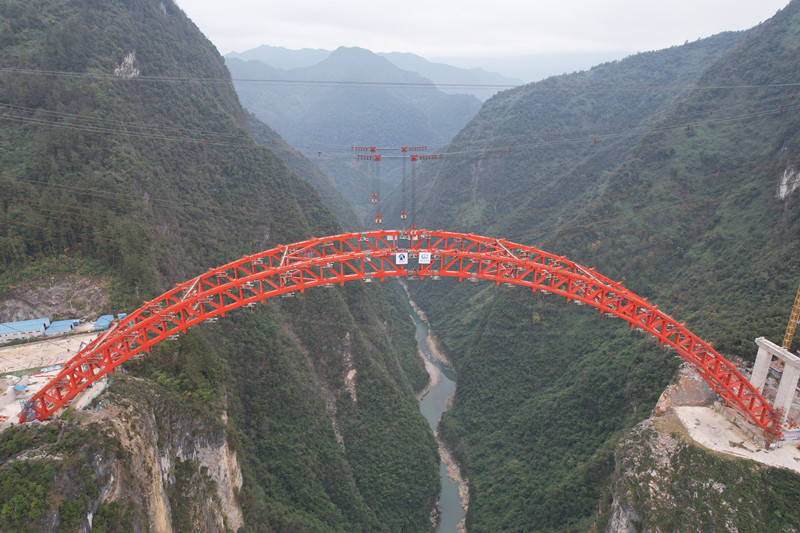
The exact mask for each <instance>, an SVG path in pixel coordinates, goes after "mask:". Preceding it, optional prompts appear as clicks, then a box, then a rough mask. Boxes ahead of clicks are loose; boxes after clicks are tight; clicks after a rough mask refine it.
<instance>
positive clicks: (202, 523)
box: [98, 379, 244, 533]
mask: <svg viewBox="0 0 800 533" xmlns="http://www.w3.org/2000/svg"><path fill="white" fill-rule="evenodd" d="M120 388H122V389H123V394H124V396H123V397H122V398H120V399H118V400H117V402H116V403H115V404H114V405H112V406H110V407H107V408H104V409H101V410H100V411H99V413H98V416H102V417H105V416H107V417H108V420H109V422H110V423H111V424H112V425H113V427H114V430H115V433H116V435H117V436H118V438H119V441H120V444H121V447H122V451H123V454H124V456H125V461H123V462H121V463H120V464H118V465H117V473H118V476H117V477H116V484H115V485H114V487H113V490H110V491H109V493H110V494H109V496H108V498H107V501H115V500H118V499H120V500H130V501H131V504H132V506H133V507H134V508H135V509H137V512H135V513H134V514H133V516H134V529H138V530H142V531H146V530H150V531H157V532H164V533H169V532H172V531H178V530H187V527H188V528H189V529H190V530H192V531H208V532H224V531H236V530H238V529H239V528H240V527H241V526H242V525H243V524H244V520H243V517H242V510H241V507H240V505H239V503H238V501H237V499H236V492H237V491H238V490H239V489H241V486H242V472H241V468H240V466H239V463H238V459H237V456H236V453H235V452H233V451H232V450H231V449H230V446H229V444H228V439H227V435H226V432H225V424H226V419H225V417H224V415H222V417H221V418H219V417H214V416H208V415H205V414H201V415H200V416H192V413H187V412H186V411H185V410H182V409H180V408H179V407H178V408H176V407H174V406H173V405H172V404H171V403H170V401H168V400H164V399H162V398H160V397H159V396H158V395H157V394H152V395H149V394H148V393H147V392H145V391H147V389H148V385H147V384H145V383H144V382H140V380H133V379H129V381H128V382H127V383H124V384H121V386H120ZM137 388H138V389H139V391H138V392H137V393H134V392H133V389H137ZM142 392H144V394H142ZM143 396H144V398H143ZM142 400H145V401H144V402H143V401H142ZM195 415H197V414H196V413H195ZM126 466H129V467H127V468H126Z"/></svg>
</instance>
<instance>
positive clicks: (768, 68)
mask: <svg viewBox="0 0 800 533" xmlns="http://www.w3.org/2000/svg"><path fill="white" fill-rule="evenodd" d="M799 31H800V2H796V1H795V2H792V3H790V4H789V6H788V7H787V8H785V9H784V10H782V11H781V12H779V13H778V14H777V15H776V16H775V17H774V18H773V19H771V20H769V21H767V22H765V23H763V24H761V25H760V26H758V27H756V28H754V29H752V30H750V31H748V32H744V33H732V34H722V35H718V36H715V37H712V38H709V39H704V40H699V41H697V42H694V43H691V44H687V45H684V46H680V47H673V48H670V49H667V50H662V51H658V52H648V53H645V54H639V55H636V56H632V57H629V58H626V59H624V60H622V61H618V62H614V63H609V64H604V65H600V66H598V67H595V68H593V69H591V70H590V71H587V72H582V73H577V74H572V75H567V76H559V77H554V78H551V79H548V80H544V81H542V82H540V83H536V84H532V85H528V86H525V87H521V88H517V89H513V90H509V91H506V92H503V93H500V94H499V95H497V96H495V97H494V98H492V99H491V100H489V101H488V102H487V103H486V104H485V106H484V108H483V109H482V111H481V112H480V113H479V114H478V116H476V118H475V119H473V120H472V121H471V122H470V123H469V124H468V125H467V126H466V127H465V128H464V129H463V130H462V131H461V132H460V133H459V134H458V135H457V136H456V138H455V139H454V141H453V143H452V144H451V145H450V146H449V147H448V149H447V151H446V155H445V159H444V160H443V161H442V163H441V166H440V168H439V169H438V172H437V173H436V174H435V175H429V176H428V178H427V183H426V186H425V187H426V190H425V196H424V198H423V199H422V201H421V203H420V210H419V212H418V213H417V215H418V220H419V219H422V221H423V222H422V224H421V225H422V226H427V227H445V228H448V229H453V230H460V231H464V230H467V231H474V232H476V233H480V234H484V235H492V236H497V237H504V238H507V239H509V240H513V241H519V242H523V243H529V244H535V245H537V246H539V247H541V248H543V249H545V250H547V251H550V252H555V253H558V254H564V255H566V256H567V257H569V258H570V259H572V260H575V261H578V262H580V263H581V264H583V265H586V266H589V267H595V268H596V269H597V271H598V272H600V273H602V274H604V275H606V276H609V277H611V278H612V279H615V280H621V281H622V282H623V284H624V285H625V286H626V287H628V288H630V289H631V290H633V291H635V292H636V293H638V294H640V295H642V296H646V297H649V299H650V301H651V302H656V303H657V304H658V305H659V308H661V309H663V310H665V311H666V312H668V313H670V314H671V315H672V316H674V317H676V318H677V319H679V320H680V321H684V320H685V321H686V323H687V325H688V326H689V327H691V329H692V330H693V331H695V332H696V333H698V334H700V335H701V336H703V337H704V338H706V339H707V340H709V341H713V343H714V345H715V346H716V347H717V348H718V349H720V350H721V351H722V352H723V353H724V354H727V355H730V356H741V357H743V358H745V359H752V358H753V357H754V355H755V344H754V343H753V339H754V338H755V337H757V336H761V335H764V336H767V337H769V338H772V339H774V340H776V341H779V340H780V338H781V336H782V332H783V328H785V325H786V320H787V319H788V313H789V310H790V308H791V302H792V298H793V296H794V294H795V290H796V287H797V283H798V280H800V263H798V261H797V260H796V258H797V257H798V253H800V222H799V221H800V197H798V195H797V192H796V191H795V192H792V191H794V188H795V187H796V186H797V183H798V177H797V176H798V170H797V168H798V162H797V153H798V149H799V148H800V100H798V99H797V97H796V95H795V93H796V92H797V87H796V80H797V78H798V74H800V61H798V55H797V51H798V43H800V40H798V32H799ZM477 287H478V288H479V289H480V288H481V286H480V285H478V286H477ZM413 295H414V298H415V300H416V301H417V302H418V303H420V305H421V306H422V307H423V308H425V310H426V311H427V313H428V316H429V318H430V319H431V321H432V323H433V329H434V331H436V332H437V333H438V334H439V336H440V337H441V340H442V341H443V344H444V346H445V348H446V350H447V351H448V353H449V354H450V356H451V358H452V359H453V360H454V361H455V366H456V370H457V371H458V390H457V393H456V400H455V407H454V409H453V410H452V411H450V412H448V413H447V414H446V415H445V420H444V426H443V428H442V434H443V435H444V436H445V438H446V440H447V441H448V442H449V443H450V444H452V445H453V447H454V448H455V450H456V454H457V456H458V457H459V459H460V460H461V461H462V463H463V465H464V467H465V470H466V473H467V475H468V476H469V478H470V508H469V515H468V523H467V526H468V529H469V530H470V531H497V530H504V531H530V530H531V527H532V526H531V524H536V526H535V527H536V529H538V530H542V531H556V530H558V531H562V530H572V531H583V530H586V529H587V528H589V527H591V525H592V523H593V521H594V520H595V519H596V518H595V516H594V515H595V513H596V512H597V509H598V505H599V502H600V501H601V499H602V498H604V497H605V496H604V494H607V486H608V483H609V480H610V476H611V474H612V473H613V471H614V459H613V451H614V447H615V445H616V443H617V442H618V440H619V439H620V437H621V436H622V435H623V434H624V433H625V432H626V431H627V429H628V428H630V427H631V425H632V424H633V423H635V422H638V421H640V420H642V419H644V418H646V417H647V416H648V415H649V412H650V410H651V409H652V407H653V406H654V404H655V401H656V399H657V397H658V395H659V394H660V392H661V391H662V390H663V387H664V385H665V384H666V383H667V382H668V381H669V380H670V379H671V378H672V376H673V374H674V372H675V369H676V368H677V366H678V361H677V360H676V359H675V358H674V357H673V356H672V355H671V353H670V352H667V351H665V350H662V349H661V348H659V347H658V344H657V343H656V342H655V341H653V340H652V339H649V338H643V337H640V336H639V335H638V334H637V333H635V332H633V331H631V330H630V329H629V328H627V327H626V326H625V325H623V324H620V323H618V322H615V321H612V320H609V319H608V318H604V317H601V316H598V315H597V313H593V312H591V311H587V309H586V308H585V307H584V308H581V307H577V306H572V305H570V306H568V305H565V303H564V301H563V300H561V301H556V300H558V299H557V298H556V297H553V296H550V297H549V298H547V297H544V296H543V295H540V294H535V295H531V294H530V293H526V292H525V291H522V290H521V289H513V288H511V289H498V288H496V287H483V288H482V290H480V291H477V290H476V286H474V285H470V284H465V286H459V285H452V284H450V285H448V284H444V283H443V282H442V284H435V283H427V284H421V285H418V286H415V287H413ZM789 500H791V498H790V497H787V498H785V499H784V500H783V501H789ZM709 512H722V511H721V510H718V509H712V510H709ZM726 512H727V511H726ZM783 516H787V515H786V513H784V515H783ZM740 525H741V526H742V527H744V524H743V523H742V524H740ZM594 527H596V528H597V529H600V530H602V529H603V528H604V524H594ZM677 527H678V529H681V527H680V526H677ZM756 529H758V526H756Z"/></svg>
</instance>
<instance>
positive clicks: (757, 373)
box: [750, 337, 772, 394]
mask: <svg viewBox="0 0 800 533" xmlns="http://www.w3.org/2000/svg"><path fill="white" fill-rule="evenodd" d="M760 339H763V337H760ZM760 339H756V344H758V341H759V340H760ZM770 363H772V354H771V353H770V352H769V350H767V349H766V348H762V347H761V345H759V347H758V355H756V363H755V364H754V365H753V374H752V375H751V376H750V383H752V385H753V387H755V388H757V389H758V392H760V393H762V394H763V393H764V383H766V382H767V376H768V375H769V365H770Z"/></svg>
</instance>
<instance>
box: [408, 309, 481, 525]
mask: <svg viewBox="0 0 800 533" xmlns="http://www.w3.org/2000/svg"><path fill="white" fill-rule="evenodd" d="M414 307H416V306H413V304H412V302H411V300H409V313H410V314H411V318H412V319H413V320H414V324H415V325H416V328H417V331H416V334H417V345H418V346H419V351H420V353H422V355H424V357H425V359H426V363H425V367H426V369H427V370H428V374H430V385H429V386H430V389H429V390H428V391H427V392H426V393H425V395H424V396H423V397H422V399H421V400H420V402H419V410H420V411H421V412H422V414H423V416H425V418H426V419H427V420H428V423H429V424H430V425H431V429H432V430H433V432H434V434H436V433H437V431H436V428H437V427H438V425H439V420H441V418H442V413H444V412H445V411H446V410H447V407H448V402H449V401H450V399H451V398H452V396H453V394H454V393H455V391H456V377H455V374H453V372H452V370H450V368H448V367H447V365H446V364H444V362H442V360H441V359H442V356H441V355H440V354H438V353H437V352H436V348H435V347H432V346H431V345H430V343H429V342H428V339H429V329H428V324H427V322H425V320H423V318H422V317H420V314H418V312H417V311H416V310H415V309H414ZM423 317H424V314H423ZM436 440H437V442H439V455H440V456H441V457H442V461H441V463H440V464H439V475H440V477H441V480H442V492H441V493H440V494H439V525H438V527H437V528H436V533H459V532H463V531H465V529H464V515H465V513H466V510H465V507H466V505H467V498H468V495H467V485H466V483H465V482H464V481H463V480H462V479H461V475H460V473H459V471H458V466H457V465H456V464H455V463H454V462H453V460H452V458H451V457H450V453H449V451H448V450H447V449H446V448H445V447H444V445H443V444H442V443H441V441H439V437H438V435H437V437H436ZM462 498H463V500H462Z"/></svg>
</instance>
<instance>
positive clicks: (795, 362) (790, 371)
mask: <svg viewBox="0 0 800 533" xmlns="http://www.w3.org/2000/svg"><path fill="white" fill-rule="evenodd" d="M756 344H758V356H757V357H756V366H755V367H753V376H752V378H751V383H752V384H753V386H757V387H759V391H760V390H761V388H762V387H763V386H764V382H766V375H765V376H764V377H763V380H762V381H761V384H760V385H757V382H756V381H755V379H756V371H757V370H758V371H759V372H763V370H762V369H761V368H760V367H759V366H758V365H759V358H760V359H761V361H764V360H766V361H767V364H766V369H767V370H766V372H767V373H768V372H769V363H770V361H771V360H772V356H775V357H777V358H778V359H780V360H781V361H783V364H784V365H783V374H782V375H781V379H780V384H779V385H778V393H777V394H776V395H775V403H774V404H773V406H772V407H773V408H774V409H781V408H782V409H783V416H782V417H781V423H784V422H786V419H787V417H788V416H789V409H791V408H792V400H794V391H795V389H796V388H797V382H798V380H800V357H797V356H796V355H793V354H791V353H790V352H789V351H788V350H786V349H784V348H782V347H781V346H778V345H777V344H775V343H774V342H771V341H768V340H767V339H765V338H764V337H759V338H757V339H756ZM762 352H764V354H765V355H763V356H762ZM762 365H763V363H762Z"/></svg>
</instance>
